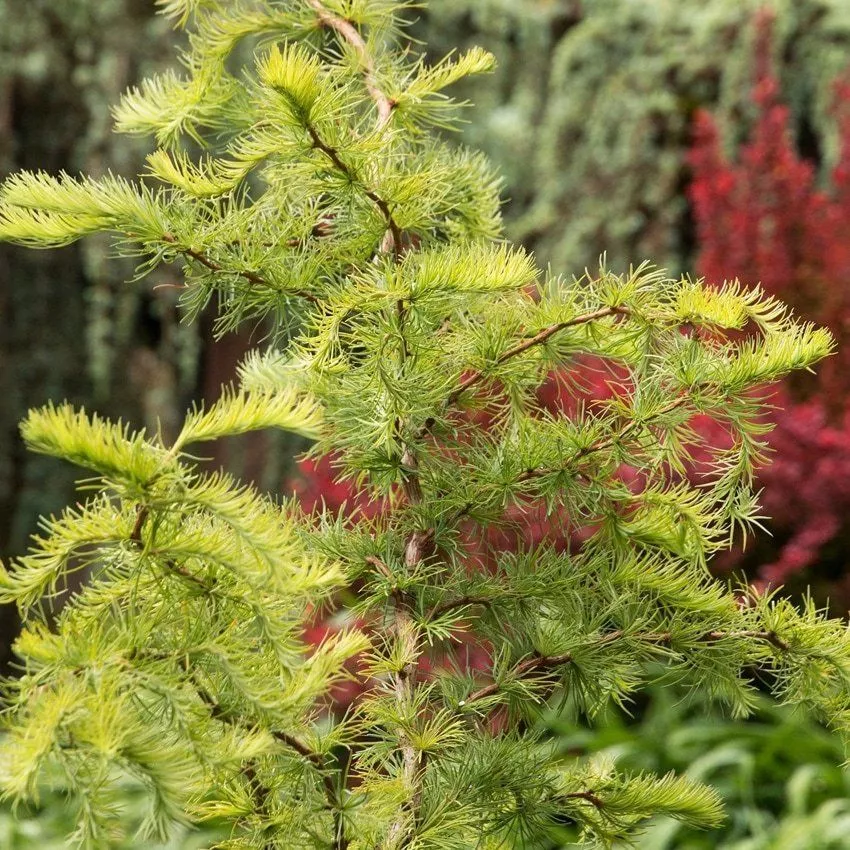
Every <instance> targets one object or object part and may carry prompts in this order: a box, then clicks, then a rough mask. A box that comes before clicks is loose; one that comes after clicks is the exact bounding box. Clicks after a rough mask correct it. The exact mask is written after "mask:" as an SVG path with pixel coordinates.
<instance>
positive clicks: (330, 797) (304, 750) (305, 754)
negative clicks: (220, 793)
mask: <svg viewBox="0 0 850 850" xmlns="http://www.w3.org/2000/svg"><path fill="white" fill-rule="evenodd" d="M195 686H196V688H197V691H198V696H199V697H200V699H201V702H203V703H204V705H206V706H207V707H208V708H209V710H210V715H211V716H212V717H214V718H215V719H216V720H220V721H222V723H228V724H230V725H237V726H246V725H248V724H246V723H245V722H244V720H243V719H242V718H241V717H238V716H235V715H233V714H232V713H231V712H229V711H228V710H227V709H225V708H222V706H221V704H220V703H219V702H218V700H216V699H215V698H214V697H213V696H212V694H210V692H209V691H208V690H207V689H206V688H205V687H204V686H203V685H202V684H200V682H198V681H197V679H195ZM272 735H273V737H274V738H275V739H276V740H278V741H280V742H281V743H282V744H285V745H286V746H287V747H289V748H290V749H291V750H294V751H295V752H296V753H298V755H299V756H301V757H302V758H303V759H305V760H306V761H308V762H310V764H312V765H313V767H314V768H316V770H318V771H319V773H320V774H321V776H322V784H323V786H324V789H325V796H326V798H327V804H326V808H327V810H328V811H329V812H331V813H332V815H333V819H334V841H333V844H332V847H333V850H347V848H348V846H349V841H348V839H347V838H346V837H345V835H344V830H343V828H342V813H341V811H340V799H339V792H338V790H337V787H336V783H334V781H333V778H332V777H331V775H330V774H329V773H327V766H326V764H325V759H324V757H323V756H322V755H321V754H320V753H317V752H315V751H313V750H311V749H310V748H309V747H308V746H307V745H306V744H304V743H303V742H302V741H300V740H299V739H298V738H296V737H295V736H294V735H290V734H289V733H288V732H283V731H280V730H273V731H272ZM247 768H248V770H247V772H246V775H247V776H248V778H249V781H252V784H253V782H254V781H255V780H256V776H255V775H254V772H253V768H251V766H250V764H249V765H248V766H247ZM260 787H261V788H262V786H260ZM263 790H264V791H265V792H266V794H268V789H265V788H263Z"/></svg>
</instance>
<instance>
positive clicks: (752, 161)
mask: <svg viewBox="0 0 850 850" xmlns="http://www.w3.org/2000/svg"><path fill="white" fill-rule="evenodd" d="M758 23H759V26H760V28H761V44H760V47H759V52H760V54H761V60H760V61H759V62H758V65H759V66H760V67H759V73H758V78H757V80H756V82H755V86H754V89H753V95H752V98H753V103H754V106H755V110H756V120H755V122H754V124H753V126H752V129H751V132H750V134H749V138H748V139H747V141H746V142H745V143H744V144H742V145H741V146H740V148H739V149H738V151H737V153H736V155H735V157H734V158H733V159H729V158H727V157H726V156H724V153H723V149H722V142H721V134H720V131H719V128H718V125H717V123H716V121H715V119H714V118H713V117H712V116H711V115H710V114H708V113H707V112H704V111H700V112H698V113H697V115H696V117H695V120H694V135H693V146H692V149H691V151H690V156H689V161H690V165H691V168H692V172H693V179H692V183H691V186H690V190H689V196H690V200H691V203H692V208H693V213H694V218H695V223H696V230H697V240H698V249H699V250H698V256H697V261H696V267H697V270H698V272H699V274H700V275H703V276H705V277H706V278H707V279H708V280H711V281H717V282H720V281H723V280H724V279H729V278H735V277H737V278H740V279H741V280H743V281H745V282H747V283H748V284H753V283H756V282H761V284H762V286H763V287H764V289H765V290H766V291H767V292H769V293H771V294H776V295H779V296H781V297H782V299H783V300H785V301H787V302H788V303H790V304H791V305H792V306H794V307H795V308H796V309H797V311H798V312H800V313H801V314H803V315H805V316H806V317H807V318H811V319H812V320H813V321H817V322H819V323H822V324H824V325H827V326H828V327H830V329H831V330H832V331H833V333H834V334H835V336H836V339H837V340H838V345H839V349H838V351H839V353H838V355H837V356H836V357H834V358H832V360H831V362H828V363H827V364H825V365H824V367H823V369H822V370H821V371H820V373H819V375H818V376H817V377H815V376H808V377H807V378H805V379H803V380H800V379H797V380H796V381H795V382H794V383H793V384H789V385H787V386H784V387H782V388H781V390H780V392H779V394H778V397H777V400H776V403H777V407H778V409H777V411H776V413H775V417H774V419H775V425H776V428H775V430H774V432H773V434H772V435H771V437H770V443H771V445H772V447H773V448H775V449H776V450H777V460H776V462H775V463H773V464H772V465H771V466H769V467H768V468H766V469H764V470H763V471H762V472H761V476H760V477H761V483H762V485H763V486H764V493H763V496H762V502H763V504H764V506H765V509H766V513H767V514H768V516H770V517H771V519H770V522H769V528H770V530H771V531H772V533H773V534H774V540H773V544H772V545H771V543H770V542H769V541H764V540H762V541H761V542H760V543H759V547H758V549H757V550H755V551H754V552H752V553H748V554H747V555H746V556H744V555H743V554H742V553H738V558H737V565H738V566H750V567H754V568H755V567H757V568H758V571H759V575H760V576H761V578H762V579H764V580H765V581H767V582H770V583H772V584H777V583H789V582H791V583H797V582H799V583H800V584H801V585H804V584H808V583H812V584H814V585H816V586H818V587H820V589H826V590H829V591H831V595H832V596H833V599H834V601H840V602H841V604H842V606H843V607H846V605H847V603H848V601H850V576H848V577H845V576H844V572H845V571H844V566H845V562H846V560H847V559H846V556H845V555H844V553H845V552H846V551H850V549H848V547H850V373H848V366H850V346H848V345H847V343H848V342H850V84H848V83H846V82H844V83H841V84H839V85H837V86H836V87H835V107H834V110H835V112H834V114H835V118H836V122H837V127H838V129H839V131H840V136H841V155H840V159H839V162H838V164H837V166H836V167H835V169H834V170H833V171H832V174H831V181H830V183H831V185H830V187H829V189H828V190H827V189H822V188H820V187H819V186H818V181H817V173H818V170H817V165H818V164H817V163H816V162H814V161H811V160H808V159H806V158H804V157H803V156H802V155H801V154H800V153H799V151H798V148H797V145H796V143H795V137H794V130H793V124H792V118H791V113H790V110H789V109H788V107H787V106H786V105H784V104H783V102H782V100H781V91H780V86H779V83H778V81H777V79H776V78H775V76H774V74H773V72H772V69H771V67H770V63H769V62H768V61H767V60H766V59H765V58H764V57H766V56H767V55H769V50H768V48H769V38H770V29H771V23H772V21H771V19H770V17H769V16H768V15H762V16H761V18H760V20H759V22H758Z"/></svg>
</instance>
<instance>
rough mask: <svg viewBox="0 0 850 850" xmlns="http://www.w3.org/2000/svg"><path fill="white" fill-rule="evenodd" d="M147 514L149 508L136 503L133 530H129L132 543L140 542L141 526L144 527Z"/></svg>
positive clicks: (148, 513)
mask: <svg viewBox="0 0 850 850" xmlns="http://www.w3.org/2000/svg"><path fill="white" fill-rule="evenodd" d="M149 515H150V508H148V506H147V505H138V507H137V508H136V522H135V524H134V525H133V530H132V531H131V532H130V540H131V541H132V542H133V543H141V542H142V528H144V525H145V522H147V519H148V516H149Z"/></svg>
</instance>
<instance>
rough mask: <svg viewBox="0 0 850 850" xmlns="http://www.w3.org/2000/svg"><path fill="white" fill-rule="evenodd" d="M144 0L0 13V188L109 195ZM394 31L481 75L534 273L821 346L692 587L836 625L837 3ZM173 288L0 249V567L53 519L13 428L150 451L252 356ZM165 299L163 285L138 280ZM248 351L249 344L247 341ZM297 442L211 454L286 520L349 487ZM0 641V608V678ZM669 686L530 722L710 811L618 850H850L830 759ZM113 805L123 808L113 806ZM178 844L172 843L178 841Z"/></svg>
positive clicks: (163, 56) (841, 611)
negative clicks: (20, 182)
mask: <svg viewBox="0 0 850 850" xmlns="http://www.w3.org/2000/svg"><path fill="white" fill-rule="evenodd" d="M153 6H154V4H153V0H64V2H62V3H56V2H55V0H0V178H1V177H4V176H5V175H7V174H8V173H10V172H12V171H14V170H17V169H19V168H31V169H38V168H42V169H44V170H46V171H49V172H57V171H59V170H62V169H65V170H67V171H69V172H71V173H77V172H80V171H84V172H87V173H91V174H95V175H97V174H102V173H104V172H105V171H106V170H107V169H110V170H112V171H114V172H117V173H122V174H126V175H128V176H131V175H134V174H135V173H137V172H138V170H139V168H140V165H141V163H142V161H143V156H144V153H145V152H146V146H145V144H144V143H142V142H139V141H136V140H132V139H129V138H128V137H125V136H116V135H113V134H112V132H111V121H110V114H109V106H110V104H112V103H115V102H116V101H117V99H118V97H119V95H120V93H121V92H122V91H123V90H124V89H126V88H127V86H129V85H131V84H132V83H134V82H136V81H137V80H138V79H139V78H140V77H142V76H144V75H145V74H146V73H149V72H151V71H153V70H155V69H158V68H161V67H163V66H164V65H165V64H167V63H170V62H171V60H172V50H173V47H174V44H175V42H177V41H178V40H179V39H178V37H177V36H176V35H175V34H174V33H173V32H172V31H171V30H170V29H169V27H168V25H167V22H166V21H165V20H163V19H161V18H158V17H155V16H154V14H153V11H154V10H153ZM413 27H414V33H415V35H416V36H417V37H418V38H421V39H422V40H423V41H425V42H426V43H427V45H428V49H429V51H430V52H431V53H432V54H433V55H435V56H438V55H442V54H443V53H445V52H447V51H449V50H451V49H454V48H460V47H464V46H467V45H470V44H473V43H475V44H481V45H483V46H484V47H486V48H487V49H489V50H490V51H492V52H493V53H494V54H495V55H496V57H497V58H498V61H499V68H498V70H497V72H496V73H495V74H494V75H492V76H490V77H487V78H475V79H474V80H473V81H471V82H470V83H468V84H466V86H465V88H464V90H463V91H461V92H459V94H460V95H461V96H462V97H468V98H469V99H470V100H474V102H475V104H476V105H475V108H473V109H470V110H469V112H468V114H467V119H468V123H467V124H466V126H465V129H464V131H463V134H462V136H463V138H462V141H463V142H466V143H468V144H471V145H473V146H475V147H478V148H481V149H483V150H484V151H486V152H487V153H488V154H489V155H490V156H491V157H492V158H493V160H495V162H496V163H497V165H498V166H499V167H500V168H501V171H502V173H503V175H504V178H505V192H504V195H505V198H506V204H505V218H506V222H507V230H508V234H509V235H510V237H511V238H513V239H515V240H517V241H520V242H522V243H523V244H525V245H526V246H528V247H529V248H530V249H532V250H533V251H534V252H535V253H536V255H537V257H538V260H539V262H540V264H541V266H543V267H547V266H550V267H551V269H552V270H553V272H555V273H558V274H566V275H569V274H580V273H581V272H582V271H583V269H584V268H585V267H590V268H593V267H594V266H595V265H596V264H597V262H598V258H599V256H600V254H602V253H603V252H606V253H607V260H608V264H609V265H610V266H611V267H612V268H613V269H615V270H617V271H619V270H623V269H625V268H627V267H628V265H629V264H630V263H639V262H641V261H642V260H644V259H647V258H648V259H651V260H652V261H653V262H655V263H656V264H657V265H660V266H663V267H665V268H667V269H668V270H669V271H670V272H671V273H672V274H676V275H678V274H693V275H698V276H705V277H707V278H708V279H709V280H711V281H716V282H721V281H722V280H723V279H724V278H730V277H739V278H740V279H741V280H742V281H744V282H745V283H747V284H756V283H758V282H761V284H762V285H763V286H764V288H765V289H766V290H767V291H768V292H769V293H772V294H776V295H778V296H779V297H781V298H782V299H783V300H785V301H787V302H789V303H791V304H792V305H793V306H794V307H795V309H796V310H797V311H798V312H800V313H801V314H802V315H804V316H805V317H806V318H808V319H811V320H813V321H817V322H819V323H822V324H826V325H828V326H829V327H830V328H831V329H832V331H833V332H834V333H835V335H836V337H837V339H838V341H839V352H840V353H839V354H838V355H837V356H836V357H834V358H832V360H831V362H830V363H829V364H828V365H827V366H825V367H824V368H822V369H821V370H820V371H819V373H818V374H817V375H808V376H804V377H803V378H797V379H795V380H794V381H793V382H791V383H789V384H787V385H785V386H782V387H780V388H779V389H778V391H777V394H776V397H775V399H774V400H775V403H776V405H777V408H776V410H775V411H774V412H773V414H772V419H773V422H774V423H775V429H774V431H773V433H772V435H771V437H770V442H771V445H772V446H773V447H774V449H775V450H776V455H777V456H776V461H775V463H773V464H772V465H771V466H770V467H769V468H767V469H765V470H763V471H762V472H761V474H760V477H761V484H762V487H763V488H764V490H763V493H762V503H763V505H764V513H765V514H766V517H767V518H766V519H765V521H764V525H765V528H766V529H767V530H768V531H769V535H768V534H763V535H761V536H760V537H759V539H758V540H757V541H756V542H753V541H750V542H749V545H748V546H747V547H746V549H744V548H743V547H742V546H741V545H740V543H736V545H735V547H734V548H733V549H732V550H731V551H730V552H729V553H728V554H727V555H724V556H723V557H722V558H719V559H717V560H716V562H715V564H714V569H715V570H716V571H717V572H718V574H720V575H730V576H731V575H740V574H745V575H746V576H747V577H748V579H749V580H751V581H754V582H756V583H761V584H765V585H767V584H772V585H776V584H784V585H785V586H786V587H788V588H790V590H791V591H792V592H793V593H795V594H797V595H802V594H803V593H805V592H806V589H807V588H811V592H812V594H813V596H814V597H815V599H816V600H817V602H818V604H820V605H822V606H828V607H829V608H830V609H831V610H832V612H833V613H835V614H836V615H845V616H846V614H847V610H848V607H850V571H848V569H847V565H848V561H849V560H850V369H848V366H850V353H848V351H850V348H848V345H847V342H848V336H850V0H640V1H639V2H637V1H636V0H431V2H430V3H429V6H428V9H427V10H424V11H420V12H418V13H417V19H416V22H415V23H414V25H413ZM177 274H178V272H177V271H176V270H171V271H169V270H167V269H166V270H163V271H160V272H157V274H156V275H154V276H152V277H149V278H146V279H145V280H143V281H141V282H137V283H125V281H127V280H129V279H131V278H132V277H133V269H132V267H128V266H127V265H126V264H125V263H123V262H121V261H118V260H115V259H113V258H111V257H110V253H109V245H108V243H107V242H105V241H98V240H97V239H91V240H88V241H86V242H84V243H83V244H81V245H77V246H73V247H71V248H67V249H63V250H62V251H50V252H34V251H26V250H23V249H19V248H10V247H7V246H0V316H2V319H0V398H2V400H3V403H2V405H0V557H2V558H4V559H8V558H9V557H11V556H14V555H15V554H17V553H20V552H22V551H23V550H24V549H25V547H26V545H27V539H28V536H29V535H30V534H32V533H33V532H34V531H35V530H36V529H37V521H38V516H39V515H43V514H50V513H53V512H56V511H59V510H60V509H61V508H62V507H63V506H64V505H66V504H68V503H69V502H72V501H74V500H75V495H74V490H73V477H74V473H73V471H72V470H70V469H65V468H63V467H62V466H61V465H60V464H58V463H55V462H53V461H51V460H49V459H41V458H38V457H35V456H33V455H27V454H26V453H25V452H24V451H23V449H22V446H21V443H20V440H19V439H18V432H17V423H18V420H19V419H21V417H22V416H23V415H24V414H25V412H26V410H27V409H28V408H29V407H31V406H34V405H39V404H42V403H44V402H45V401H47V400H48V399H54V400H58V399H62V398H67V399H69V400H71V401H73V402H75V403H76V404H84V405H85V406H86V407H87V408H94V409H97V410H98V411H101V412H103V413H105V414H107V415H109V416H112V417H115V418H117V417H121V418H123V419H125V420H126V421H129V422H130V423H132V424H133V425H134V426H142V425H145V426H147V427H149V428H153V429H156V427H157V422H160V423H161V424H162V428H163V430H164V432H165V433H166V435H167V434H168V432H169V431H170V430H171V429H173V428H174V424H175V423H176V422H177V421H180V420H181V419H182V415H183V412H184V410H185V408H186V407H187V406H188V404H189V403H190V402H191V401H192V400H195V399H201V398H214V397H216V396H217V394H218V390H219V387H220V385H221V384H222V383H226V382H228V381H229V380H231V379H232V377H233V374H234V366H235V363H236V362H237V361H238V359H239V358H240V356H241V355H242V353H243V352H244V351H245V350H246V348H248V347H249V346H250V345H251V344H252V339H251V336H250V334H244V335H230V336H228V337H225V338H223V339H222V340H220V341H218V342H213V337H212V322H211V319H210V320H208V321H201V322H200V323H198V324H197V325H194V326H185V325H182V324H181V323H180V314H179V309H178V305H177V303H176V297H175V294H174V290H173V289H172V288H170V287H169V286H168V285H167V284H169V283H171V282H176V281H177V280H178V277H177ZM163 284H165V285H163ZM256 341H257V340H256V339H254V340H253V342H256ZM301 448H303V447H302V446H300V445H299V444H297V443H296V442H293V441H292V440H291V439H290V440H287V439H285V438H282V437H280V436H276V435H263V436H262V437H253V438H251V439H245V440H236V441H229V442H228V443H227V444H226V445H222V446H220V447H217V448H216V454H215V457H214V458H213V459H212V460H211V462H212V463H214V464H217V465H218V464H223V465H225V466H227V467H228V468H229V469H231V470H232V471H234V472H235V473H237V474H238V475H240V476H242V477H243V478H246V479H251V480H253V481H255V482H257V483H258V484H259V486H261V487H263V488H265V489H269V490H274V491H280V490H288V491H292V490H295V491H296V492H297V493H299V494H300V496H301V498H302V500H303V501H304V503H305V505H306V506H308V507H310V506H312V505H314V504H315V503H316V502H317V501H318V500H319V499H320V498H323V499H325V500H326V501H327V502H328V503H329V504H330V505H331V507H335V506H339V505H340V504H341V503H342V502H343V500H344V499H345V498H347V497H348V495H349V494H348V493H347V492H346V491H345V490H344V488H340V487H338V486H337V485H335V484H334V482H333V480H332V477H331V475H330V472H329V470H328V468H327V467H326V466H323V465H321V464H320V465H318V466H316V465H306V464H299V463H298V462H297V460H296V459H295V458H296V456H297V454H298V452H299V451H300V449H301ZM16 628H17V621H16V618H15V615H14V612H13V611H11V610H0V664H2V665H3V666H4V667H5V668H6V669H7V670H8V669H9V664H10V660H11V655H10V644H11V641H12V640H13V638H14V634H15V631H16ZM686 696H687V694H680V693H678V692H676V690H675V688H673V689H670V688H665V689H664V690H663V691H662V690H660V689H658V690H656V691H653V692H651V693H650V694H649V695H648V697H647V699H646V701H645V703H641V704H640V705H636V706H635V707H634V711H633V713H632V716H631V717H629V716H618V715H613V714H612V715H611V716H610V717H608V718H605V719H604V720H603V721H602V722H600V724H599V726H598V728H595V729H593V730H591V731H587V730H582V729H580V728H579V727H577V726H573V725H571V724H570V723H568V722H567V721H564V720H563V719H557V718H549V719H547V720H545V721H544V722H547V723H548V724H549V726H550V728H551V731H552V733H553V734H555V735H557V736H558V738H559V741H560V742H561V744H562V746H563V749H564V752H565V753H570V754H580V753H584V752H588V753H590V752H598V751H603V752H606V753H609V754H613V755H616V756H617V757H618V758H620V759H621V760H622V762H623V764H624V765H625V766H627V767H632V768H633V769H652V770H660V771H666V770H670V769H675V770H678V771H685V770H687V771H689V772H690V773H692V774H693V775H695V776H697V777H699V778H701V779H704V780H706V781H709V782H712V783H714V784H716V785H717V786H718V787H719V788H720V789H721V791H722V792H723V794H724V796H725V797H726V799H727V806H728V810H729V820H728V822H727V825H726V827H725V828H724V829H723V830H721V831H720V832H718V833H713V834H711V835H706V834H699V833H693V832H690V831H688V830H685V829H683V828H681V827H678V826H676V825H674V824H672V823H668V822H661V821H659V822H658V823H656V824H653V825H652V826H651V828H650V830H649V831H648V832H647V834H646V835H645V836H644V837H643V838H641V839H640V841H639V843H638V846H639V847H641V848H644V850H650V848H651V850H673V848H683V850H697V849H699V850H702V848H710V847H718V848H724V850H768V848H776V850H780V848H781V850H786V848H788V849H789V850H796V849H797V848H800V849H801V850H806V848H811V850H829V848H850V796H848V792H850V776H848V774H847V773H846V772H845V771H843V770H842V769H840V768H838V767H836V765H837V764H838V763H840V762H841V761H842V760H843V758H844V756H845V754H844V753H843V752H842V751H841V747H840V744H838V743H837V742H836V741H834V740H833V739H832V738H831V737H830V736H829V735H827V734H825V733H824V732H823V731H822V730H820V729H818V728H817V727H816V726H815V725H814V724H813V723H812V722H810V721H809V720H808V719H807V718H806V717H805V716H801V715H793V716H792V715H789V714H788V713H787V712H785V711H783V710H782V709H777V708H775V707H773V708H771V707H769V706H767V705H765V706H764V708H763V709H762V710H760V711H759V712H758V713H757V715H756V716H755V717H754V718H752V719H750V720H748V721H746V722H745V721H734V722H733V721H728V720H722V719H720V718H719V717H715V716H713V715H712V714H711V713H710V712H709V711H708V710H707V709H705V708H704V707H702V706H700V705H694V704H691V703H688V702H687V700H686V699H685V697H686ZM130 805H132V801H131V803H130ZM66 817H67V815H66V813H65V812H64V810H63V808H62V806H61V804H60V803H59V802H58V801H50V800H48V802H47V803H46V804H45V806H44V807H43V808H41V809H38V810H32V811H28V812H24V811H21V812H19V813H18V815H17V817H13V816H12V815H11V813H9V812H7V811H5V810H2V809H0V848H10V850H17V848H28V850H29V848H53V847H55V848H59V847H63V846H64V844H63V842H62V840H61V835H62V830H63V829H64V828H65V827H66V826H67V821H66ZM203 844H204V839H203V836H197V835H196V836H184V837H181V838H179V839H178V840H177V842H176V843H175V844H174V845H173V847H175V848H177V847H180V848H187V850H188V848H192V847H200V846H203Z"/></svg>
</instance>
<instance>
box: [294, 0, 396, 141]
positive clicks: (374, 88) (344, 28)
mask: <svg viewBox="0 0 850 850" xmlns="http://www.w3.org/2000/svg"><path fill="white" fill-rule="evenodd" d="M307 2H308V3H309V4H310V6H312V7H313V9H315V11H316V14H317V16H318V18H319V21H320V22H321V24H322V25H323V26H326V27H329V28H330V29H332V30H334V31H335V32H336V33H337V35H339V36H340V38H342V39H343V40H344V41H346V42H348V44H350V45H351V46H352V47H353V48H354V50H355V52H356V53H357V58H358V59H359V60H360V65H361V67H362V68H363V77H364V80H365V82H366V90H367V91H368V92H369V96H370V97H371V98H372V100H374V101H375V105H376V106H377V107H378V127H379V128H380V127H383V126H384V125H385V124H386V123H387V122H388V121H389V120H390V116H391V115H392V112H393V109H395V106H396V104H395V102H394V101H393V100H392V99H390V98H389V97H387V95H386V94H384V92H383V91H381V88H380V87H379V85H378V79H377V75H376V73H375V61H374V60H373V59H372V56H371V54H370V53H369V48H368V47H367V46H366V42H365V41H364V39H363V36H362V35H360V33H359V32H358V30H357V27H355V26H354V24H352V23H351V21H347V20H346V19H345V18H341V17H340V16H339V15H335V14H334V13H333V12H331V11H330V9H328V8H326V7H325V5H324V4H323V3H322V2H321V0H307Z"/></svg>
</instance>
